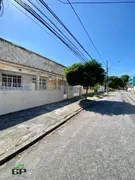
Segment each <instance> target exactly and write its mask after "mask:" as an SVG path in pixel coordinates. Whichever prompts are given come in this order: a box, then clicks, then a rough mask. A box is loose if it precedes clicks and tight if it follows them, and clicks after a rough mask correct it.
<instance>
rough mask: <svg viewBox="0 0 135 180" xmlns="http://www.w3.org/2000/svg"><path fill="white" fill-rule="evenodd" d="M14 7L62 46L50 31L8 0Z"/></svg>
mask: <svg viewBox="0 0 135 180" xmlns="http://www.w3.org/2000/svg"><path fill="white" fill-rule="evenodd" d="M9 2H10V3H11V4H12V5H13V6H14V7H15V8H17V9H18V10H19V11H21V12H22V13H23V14H24V15H25V16H27V17H28V18H29V19H30V20H32V21H33V22H34V23H35V24H37V25H38V26H39V27H40V28H41V29H42V30H44V31H45V32H46V33H48V34H49V35H50V36H51V37H52V38H53V39H55V40H56V41H57V42H58V43H60V44H61V45H62V46H63V44H62V42H60V41H59V40H58V39H57V38H55V37H54V36H53V35H52V34H51V33H49V32H48V31H47V30H46V29H45V28H44V27H43V26H41V25H40V24H39V23H38V22H36V21H35V20H34V19H33V18H31V17H30V16H29V15H28V14H26V13H25V12H24V11H22V10H21V9H20V8H19V7H18V6H16V5H15V4H13V3H12V2H11V1H9ZM64 47H65V48H66V49H67V50H68V51H70V50H69V49H68V48H67V47H66V46H64Z"/></svg>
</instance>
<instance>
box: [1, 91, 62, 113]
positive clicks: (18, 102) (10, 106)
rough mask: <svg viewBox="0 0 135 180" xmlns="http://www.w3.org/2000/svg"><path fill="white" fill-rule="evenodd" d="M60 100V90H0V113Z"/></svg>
mask: <svg viewBox="0 0 135 180" xmlns="http://www.w3.org/2000/svg"><path fill="white" fill-rule="evenodd" d="M61 100H63V91H61V90H39V91H35V90H34V88H33V89H32V90H31V91H0V115H3V114H7V113H10V112H15V111H20V110H24V109H28V108H32V107H36V106H40V105H44V104H49V103H53V102H57V101H61Z"/></svg>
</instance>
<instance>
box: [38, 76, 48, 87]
mask: <svg viewBox="0 0 135 180" xmlns="http://www.w3.org/2000/svg"><path fill="white" fill-rule="evenodd" d="M46 83H47V82H46V79H44V78H40V82H39V87H40V89H46Z"/></svg>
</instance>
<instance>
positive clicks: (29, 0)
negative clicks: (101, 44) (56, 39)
mask: <svg viewBox="0 0 135 180" xmlns="http://www.w3.org/2000/svg"><path fill="white" fill-rule="evenodd" d="M28 2H30V3H31V4H32V5H33V6H34V8H35V9H37V10H38V11H39V12H40V13H41V14H42V15H43V16H44V17H45V18H46V19H47V20H48V21H49V22H50V23H51V24H52V25H53V26H54V27H55V28H56V29H57V30H58V32H59V33H61V34H62V35H63V37H64V38H65V39H66V40H67V41H68V42H69V43H71V45H72V47H73V48H75V49H76V50H77V51H78V52H79V53H80V54H81V55H82V57H84V58H86V57H85V56H84V55H83V54H82V53H81V51H80V50H79V49H78V48H77V47H76V46H75V45H74V43H73V42H72V41H71V40H70V39H69V38H68V37H67V36H66V35H65V34H64V33H63V32H62V31H61V30H60V29H59V28H58V27H57V26H56V24H55V23H54V22H53V21H52V20H51V19H50V18H49V17H47V16H46V15H45V13H44V12H42V11H41V10H40V9H39V8H38V7H37V6H36V5H35V4H34V3H33V2H32V1H31V0H28Z"/></svg>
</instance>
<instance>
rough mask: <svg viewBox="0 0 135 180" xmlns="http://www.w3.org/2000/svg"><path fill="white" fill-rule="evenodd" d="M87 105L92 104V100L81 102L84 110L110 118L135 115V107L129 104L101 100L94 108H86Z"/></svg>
mask: <svg viewBox="0 0 135 180" xmlns="http://www.w3.org/2000/svg"><path fill="white" fill-rule="evenodd" d="M86 104H87V105H89V104H91V101H90V100H87V101H85V100H82V101H80V106H81V107H82V108H83V109H85V110H86V111H91V112H95V113H98V114H101V115H109V116H113V115H122V114H128V115H135V106H134V105H132V104H130V103H127V102H120V101H107V100H101V101H98V102H95V105H93V106H92V107H91V106H90V107H86V108H85V105H86Z"/></svg>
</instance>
